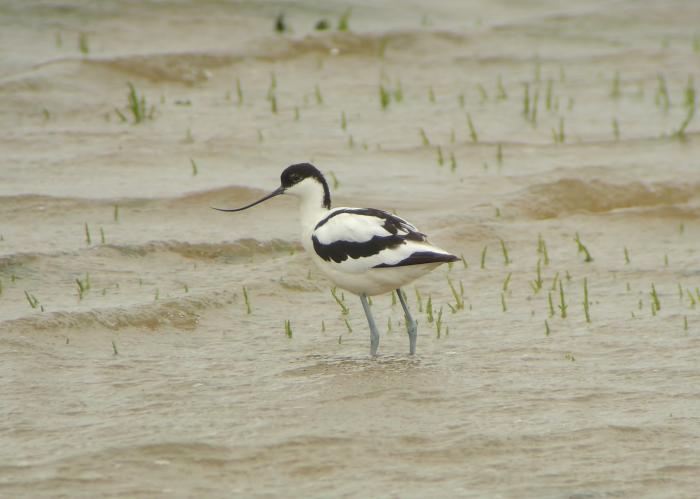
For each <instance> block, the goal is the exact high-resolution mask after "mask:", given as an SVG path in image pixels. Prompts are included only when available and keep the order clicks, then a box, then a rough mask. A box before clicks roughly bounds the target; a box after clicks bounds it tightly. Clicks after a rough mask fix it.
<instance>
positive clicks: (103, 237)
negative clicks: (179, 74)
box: [100, 227, 107, 244]
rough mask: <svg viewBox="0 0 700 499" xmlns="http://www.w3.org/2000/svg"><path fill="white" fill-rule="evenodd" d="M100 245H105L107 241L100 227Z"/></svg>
mask: <svg viewBox="0 0 700 499" xmlns="http://www.w3.org/2000/svg"><path fill="white" fill-rule="evenodd" d="M100 243H102V244H106V243H107V239H106V238H105V230H104V229H103V228H102V227H100Z"/></svg>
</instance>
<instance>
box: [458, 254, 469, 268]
mask: <svg viewBox="0 0 700 499" xmlns="http://www.w3.org/2000/svg"><path fill="white" fill-rule="evenodd" d="M459 259H460V260H462V266H463V267H464V268H465V269H468V268H469V264H468V263H467V260H466V259H465V258H464V254H461V255H459Z"/></svg>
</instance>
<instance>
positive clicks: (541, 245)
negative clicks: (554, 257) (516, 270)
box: [537, 234, 549, 267]
mask: <svg viewBox="0 0 700 499" xmlns="http://www.w3.org/2000/svg"><path fill="white" fill-rule="evenodd" d="M537 253H538V254H539V255H542V258H543V259H544V266H545V267H547V266H549V253H547V243H545V241H544V239H543V238H542V234H538V236H537Z"/></svg>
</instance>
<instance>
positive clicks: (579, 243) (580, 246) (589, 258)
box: [574, 232, 593, 263]
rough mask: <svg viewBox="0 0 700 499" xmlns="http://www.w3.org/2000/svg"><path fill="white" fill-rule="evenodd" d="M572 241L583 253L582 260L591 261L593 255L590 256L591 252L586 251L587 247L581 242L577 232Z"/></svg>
mask: <svg viewBox="0 0 700 499" xmlns="http://www.w3.org/2000/svg"><path fill="white" fill-rule="evenodd" d="M574 242H575V243H576V245H577V247H578V252H579V253H583V254H584V256H585V258H584V260H583V261H584V262H586V263H590V262H592V261H593V257H591V254H590V253H589V252H588V248H586V246H585V245H584V244H583V243H582V242H581V237H579V235H578V232H577V233H576V237H574Z"/></svg>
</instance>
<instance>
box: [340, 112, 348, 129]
mask: <svg viewBox="0 0 700 499" xmlns="http://www.w3.org/2000/svg"><path fill="white" fill-rule="evenodd" d="M347 128H348V120H347V118H346V117H345V111H343V112H342V113H340V129H341V130H347Z"/></svg>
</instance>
